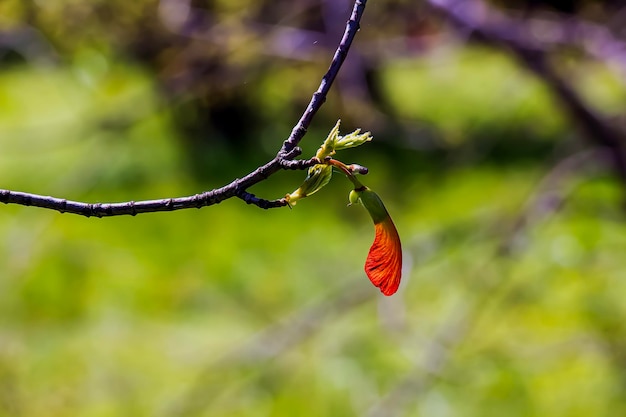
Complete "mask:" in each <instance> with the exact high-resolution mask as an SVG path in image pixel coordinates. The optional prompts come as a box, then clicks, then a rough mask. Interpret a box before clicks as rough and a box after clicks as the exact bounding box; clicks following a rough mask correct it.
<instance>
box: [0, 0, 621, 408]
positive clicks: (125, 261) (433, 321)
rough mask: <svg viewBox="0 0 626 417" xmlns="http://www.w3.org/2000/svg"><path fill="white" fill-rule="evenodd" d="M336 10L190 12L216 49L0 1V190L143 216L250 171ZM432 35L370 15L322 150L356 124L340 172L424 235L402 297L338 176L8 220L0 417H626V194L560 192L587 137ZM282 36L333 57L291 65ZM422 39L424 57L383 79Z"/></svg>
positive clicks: (334, 100)
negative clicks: (382, 289) (385, 287)
mask: <svg viewBox="0 0 626 417" xmlns="http://www.w3.org/2000/svg"><path fill="white" fill-rule="evenodd" d="M183 3H184V2H180V4H183ZM326 3H334V2H326ZM326 3H322V4H318V3H317V2H300V1H296V2H291V1H284V2H269V1H264V2H258V1H257V2H250V1H237V2H232V1H221V2H217V1H216V2H192V5H193V6H194V7H195V8H196V10H197V11H198V13H200V12H202V13H201V14H200V18H198V22H199V23H198V25H200V29H203V30H204V29H206V28H208V29H211V30H212V31H211V30H209V32H207V35H206V36H201V34H202V31H201V30H200V29H197V31H194V32H193V33H181V32H176V31H173V30H172V28H175V27H178V26H176V25H175V23H176V21H175V18H176V16H177V15H176V12H177V9H176V8H175V7H174V6H173V5H174V4H175V2H171V1H170V2H168V1H162V2H156V1H139V2H122V1H113V2H71V1H58V2H31V1H24V2H18V1H7V2H2V3H0V22H1V23H0V24H1V26H0V27H2V28H3V33H5V34H7V36H5V37H4V38H3V39H4V40H5V43H4V44H3V45H2V48H3V49H2V52H1V53H0V63H1V66H0V178H2V182H1V184H0V187H1V188H7V189H12V190H19V191H28V192H35V193H40V194H50V195H54V196H59V197H64V198H68V199H74V200H81V201H125V200H139V199H149V198H161V197H173V196H182V195H188V194H193V193H196V192H199V191H204V190H208V189H211V188H214V187H217V186H220V185H223V184H225V183H227V182H228V181H230V180H232V179H233V178H235V177H237V176H241V175H244V174H245V173H247V172H249V171H251V170H252V169H254V168H255V167H256V166H257V165H258V164H259V163H262V162H264V161H266V160H267V159H269V158H271V157H272V156H273V154H274V153H275V152H276V151H277V150H278V148H279V146H280V144H281V142H282V140H283V139H284V138H285V137H286V136H287V135H288V134H289V131H290V129H291V126H292V125H293V124H294V123H295V121H296V120H297V117H298V116H299V113H300V111H302V109H303V108H304V105H305V103H306V101H307V100H308V98H309V97H310V94H311V93H312V92H313V91H314V89H315V87H316V83H317V82H318V81H319V78H320V77H321V75H322V74H323V72H324V70H325V65H326V64H327V62H328V60H329V54H330V52H329V48H332V47H333V42H335V41H336V36H335V37H332V36H330V35H329V37H328V39H327V38H325V37H324V36H325V35H324V33H325V32H324V31H325V30H327V31H328V32H329V33H331V35H332V34H335V35H336V31H337V30H338V29H336V28H331V27H330V26H329V27H328V28H326V29H325V28H324V23H328V22H329V21H334V20H335V19H337V21H338V22H339V26H340V27H341V26H342V25H343V20H344V17H343V16H341V17H340V18H339V17H337V16H336V15H334V14H332V16H335V18H334V19H331V17H329V13H330V12H329V10H328V9H332V7H331V6H329V5H328V4H326ZM340 3H341V2H336V4H340ZM582 3H585V2H582ZM589 3H593V2H589ZM325 4H326V5H325ZM346 5H347V3H346ZM168 7H169V9H168ZM581 7H582V6H581ZM337 9H338V10H341V8H340V7H337ZM164 10H165V12H167V16H166V15H164V13H165V12H164ZM594 10H595V9H594ZM178 11H180V10H178ZM325 12H327V13H326V14H325ZM419 13H425V10H422V8H421V7H420V6H419V5H418V6H414V5H413V4H411V2H407V1H404V2H402V1H397V2H391V1H371V5H368V10H367V11H366V15H365V16H366V17H365V21H364V24H363V28H362V30H361V33H360V34H359V36H358V37H357V43H356V45H355V47H354V50H353V51H352V52H353V55H352V56H354V58H353V59H354V61H352V63H351V61H348V65H347V66H346V68H345V72H344V74H345V75H344V77H343V78H342V79H340V80H339V82H338V84H337V89H336V90H334V91H333V93H332V94H331V97H329V100H328V103H327V104H326V106H325V107H324V108H323V110H322V111H321V112H320V114H319V116H318V118H317V119H316V121H315V122H314V125H313V126H312V128H311V130H310V132H309V133H308V135H307V136H306V138H305V139H304V141H303V143H302V145H303V147H304V148H305V155H312V154H313V153H314V152H315V149H316V148H317V147H318V146H319V145H320V143H321V141H322V140H323V139H324V137H325V136H326V133H327V131H328V130H329V129H330V128H331V127H332V126H333V125H334V122H335V120H336V119H337V118H339V117H340V118H342V126H343V129H345V131H346V132H348V131H350V130H352V129H353V128H356V127H361V128H363V129H364V130H371V131H372V132H373V134H374V142H372V143H370V144H367V145H364V146H362V147H361V148H359V149H354V150H347V151H343V152H342V154H344V155H342V158H346V160H345V162H357V163H360V164H363V165H365V166H367V167H368V168H369V169H370V174H369V175H368V176H367V177H364V179H363V181H364V182H365V183H366V184H367V185H368V186H370V187H371V188H372V189H374V190H376V191H377V192H378V193H379V194H380V195H381V196H382V197H383V199H384V200H385V203H386V205H387V206H388V208H389V210H390V212H391V214H392V216H393V218H394V221H395V223H396V225H397V226H398V229H399V231H400V235H401V237H402V238H403V244H404V250H405V252H404V253H405V273H404V280H403V284H402V286H401V289H400V292H399V293H398V294H397V295H396V296H394V297H391V298H383V297H382V296H379V294H378V291H377V290H376V289H375V288H374V287H372V286H371V285H370V283H369V282H368V281H367V278H366V277H365V274H364V272H363V271H362V265H363V262H364V259H365V255H366V253H367V250H368V248H369V245H370V244H371V239H372V237H373V230H372V227H371V224H370V219H369V218H368V216H367V214H366V213H365V212H364V211H363V210H359V209H356V208H353V207H346V204H347V196H348V192H349V190H350V184H349V183H348V182H347V181H344V180H343V179H342V178H340V176H339V175H336V178H334V180H333V181H332V183H331V184H330V185H329V186H327V187H326V188H324V189H323V190H322V191H320V192H319V193H317V194H316V195H314V196H312V197H311V198H309V199H307V200H305V201H303V202H301V203H300V204H298V206H297V207H296V208H294V209H292V210H289V209H286V208H285V209H279V210H269V211H262V210H259V209H257V208H254V207H250V206H246V205H245V204H243V203H242V202H241V201H238V200H229V201H226V202H224V203H222V204H220V205H218V206H213V207H209V208H205V209H202V210H189V211H181V212H172V213H158V214H147V215H141V216H137V217H123V218H109V219H85V218H81V217H76V216H70V215H62V214H59V213H56V212H47V211H44V210H40V209H34V208H28V207H17V206H2V207H0V230H1V231H2V239H0V261H1V262H2V268H1V270H0V416H42V415H46V416H86V417H90V416H118V415H134V416H144V415H145V416H155V415H157V416H158V415H163V416H171V415H181V416H196V415H197V416H205V415H206V416H222V415H223V416H283V415H298V416H320V415H332V416H362V415H367V414H368V413H370V415H376V412H377V411H376V410H378V411H380V410H382V411H383V413H382V414H383V415H402V416H452V415H463V416H481V417H484V416H546V415H549V416H588V415H609V414H610V415H620V414H621V413H623V412H626V402H625V401H624V398H625V395H624V394H625V392H626V378H625V373H624V365H625V359H626V357H625V356H624V351H625V349H626V343H625V342H624V341H625V340H626V328H625V327H624V325H623V323H624V320H623V318H624V317H626V311H625V309H626V307H625V306H624V303H623V302H622V300H621V299H622V296H621V295H622V294H624V292H626V276H625V275H626V274H625V272H624V267H623V266H624V261H623V259H624V258H623V248H624V247H625V245H626V226H625V225H624V221H623V220H624V219H623V212H622V210H621V208H622V202H623V190H622V187H621V185H620V184H619V183H617V182H616V181H615V180H614V179H613V178H612V176H611V173H610V171H608V170H606V169H603V167H602V166H599V165H600V164H597V163H593V161H591V162H590V163H588V164H583V165H582V166H580V167H579V166H576V167H575V168H574V169H569V170H564V173H562V174H560V175H559V176H557V177H556V180H557V181H556V182H550V183H549V184H546V180H545V179H546V177H547V176H548V177H550V176H551V175H552V174H550V173H551V172H553V170H554V167H556V166H561V165H560V164H562V161H563V160H566V159H567V158H570V157H571V156H572V155H580V153H581V152H588V151H587V150H585V149H586V145H585V142H584V140H583V139H582V138H581V137H580V136H579V135H578V133H577V131H576V129H575V124H574V122H573V121H572V120H569V119H567V117H566V116H564V115H563V113H562V112H561V110H560V108H559V106H558V104H557V103H556V102H555V101H554V100H553V99H552V97H551V96H550V95H549V94H548V92H547V91H546V88H545V86H544V85H543V84H542V83H541V81H539V80H537V79H535V78H533V77H532V76H530V75H529V74H528V73H527V72H526V71H524V70H523V68H520V67H519V66H517V64H516V63H515V62H512V61H510V60H509V58H508V57H507V56H506V55H503V54H500V53H498V52H495V51H493V50H486V49H482V48H476V47H471V46H468V45H466V44H460V43H455V42H449V41H448V40H446V39H448V38H447V37H446V36H450V34H448V35H445V33H446V32H445V30H444V29H443V28H441V27H436V21H429V20H428V19H426V18H424V17H423V15H420V14H419ZM581 13H582V12H581ZM416 15H419V17H420V19H418V23H417V24H414V23H412V22H413V20H412V17H415V16H416ZM168 16H169V18H171V19H174V20H172V21H171V22H170V26H169V27H168V26H167V24H166V23H167V19H166V17H168ZM172 22H173V23H172ZM172 25H173V26H172ZM255 25H256V26H255ZM284 27H287V28H292V29H293V28H300V29H303V30H304V29H306V30H308V31H311V32H306V33H305V32H302V33H299V32H298V33H299V34H300V35H302V36H304V35H307V34H308V35H311V33H318V32H316V31H319V34H318V36H319V40H320V42H319V43H320V45H318V46H317V47H314V48H312V47H311V46H310V45H308V46H306V47H305V46H302V47H301V48H300V49H299V50H294V51H292V52H291V53H292V54H293V56H282V57H277V53H276V52H271V51H275V50H276V45H277V43H276V42H278V41H277V39H282V40H284V39H283V38H281V37H280V36H279V35H280V31H279V30H278V29H281V28H284ZM216 28H217V29H216ZM179 29H180V28H179ZM208 29H207V30H208ZM218 29H219V30H218ZM181 30H182V29H181ZM18 33H19V34H22V35H21V36H23V38H19V37H18V36H17V35H16V34H18ZM219 34H222V35H223V36H222V37H219V36H217V35H219ZM9 35H10V36H9ZM208 35H211V36H208ZM12 36H13V37H12ZM293 36H295V35H294V34H292V35H290V37H288V38H286V39H292V38H293ZM399 37H400V38H401V39H404V40H405V41H407V42H409V41H411V42H416V41H421V40H422V39H425V41H424V42H425V43H426V46H423V45H422V44H421V43H420V45H421V46H420V47H419V48H415V49H411V48H409V49H408V50H401V51H400V52H398V53H397V54H395V55H394V54H393V53H392V54H391V55H386V53H389V52H390V51H391V52H393V48H387V49H388V50H385V49H386V48H385V45H397V40H398V38H399ZM11 39H26V41H23V40H22V41H20V42H21V43H20V42H12V41H11ZM28 42H31V43H28ZM409 43H410V42H409ZM278 45H279V46H280V45H283V44H280V43H278ZM32 48H34V50H35V51H37V53H35V54H34V55H29V53H28V52H29V51H32V50H33V49H32ZM282 48H283V49H282V51H283V52H285V54H286V52H288V51H290V50H289V48H288V46H285V45H283V46H282ZM278 49H279V50H280V48H278ZM298 51H300V52H303V51H304V52H306V54H305V55H304V56H301V55H297V54H296V52H298ZM286 55H288V54H286ZM555 59H558V60H561V61H559V62H562V68H564V70H566V71H570V74H574V75H572V77H574V76H575V81H576V83H575V84H576V87H577V89H578V90H579V91H580V92H581V94H583V95H584V97H585V98H586V99H587V100H589V103H590V104H591V105H593V106H594V107H595V108H597V109H598V110H599V111H600V112H602V113H603V114H604V115H606V116H607V117H613V116H618V115H619V114H620V112H623V109H624V104H625V91H626V90H625V89H624V85H623V83H622V82H621V81H620V79H619V77H618V76H617V75H616V74H615V72H613V70H612V69H611V68H609V67H607V66H604V65H602V64H601V63H597V62H590V61H587V60H585V59H582V58H580V57H577V56H575V57H572V56H570V55H568V54H564V55H563V56H557V57H556V58H555ZM359 60H362V61H363V62H361V64H363V66H359V65H357V64H358V62H359ZM355 62H356V63H357V64H355ZM572 62H573V63H572ZM574 63H575V65H574ZM363 68H364V69H363ZM572 69H574V70H575V71H571V70H572ZM359 80H360V81H359ZM364 92H365V93H367V94H366V95H365V96H363V95H361V94H364ZM303 177H304V172H284V173H280V174H278V175H276V176H274V177H272V178H270V179H269V180H268V181H266V182H264V183H262V184H260V185H259V186H257V187H255V189H254V190H252V191H254V192H255V193H257V194H259V195H260V196H263V197H267V198H277V197H282V196H283V195H285V194H286V193H288V192H290V191H292V190H293V189H294V188H295V187H297V185H298V184H300V182H301V181H302V179H303ZM546 196H548V197H551V198H550V199H547V200H546V199H545V197H546ZM522 219H523V221H521V220H522ZM379 401H381V402H380V403H379ZM385 412H386V413H387V414H385Z"/></svg>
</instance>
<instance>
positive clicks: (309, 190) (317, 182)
mask: <svg viewBox="0 0 626 417" xmlns="http://www.w3.org/2000/svg"><path fill="white" fill-rule="evenodd" d="M332 175H333V167H332V166H330V165H326V164H317V165H313V166H312V167H311V168H309V170H308V172H307V176H306V178H305V179H304V182H303V183H302V185H301V186H300V187H299V188H298V189H297V190H295V191H294V192H293V193H291V194H287V195H286V196H285V199H286V200H287V202H288V203H289V204H290V205H292V206H294V205H295V204H296V203H297V202H298V200H300V199H301V198H304V197H308V196H310V195H311V194H314V193H316V192H318V191H319V190H320V189H321V188H322V187H324V186H325V185H326V184H328V183H329V182H330V179H331V178H332Z"/></svg>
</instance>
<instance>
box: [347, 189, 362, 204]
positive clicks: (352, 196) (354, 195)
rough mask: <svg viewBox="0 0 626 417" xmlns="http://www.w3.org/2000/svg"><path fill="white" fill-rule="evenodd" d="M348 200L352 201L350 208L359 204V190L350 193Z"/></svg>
mask: <svg viewBox="0 0 626 417" xmlns="http://www.w3.org/2000/svg"><path fill="white" fill-rule="evenodd" d="M348 199H349V200H350V204H349V205H350V206H351V205H353V204H359V192H358V191H357V190H352V191H350V195H349V196H348Z"/></svg>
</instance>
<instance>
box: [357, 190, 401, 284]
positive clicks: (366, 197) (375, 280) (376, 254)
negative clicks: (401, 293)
mask: <svg viewBox="0 0 626 417" xmlns="http://www.w3.org/2000/svg"><path fill="white" fill-rule="evenodd" d="M355 197H356V198H355ZM355 200H358V202H360V203H361V204H363V207H365V208H366V209H367V211H368V213H369V214H370V216H371V217H372V220H373V221H374V228H375V229H376V235H375V237H374V243H373V244H372V246H371V247H370V250H369V253H368V254H367V260H366V261H365V273H366V274H367V277H368V278H369V279H370V281H371V282H372V284H374V285H375V286H376V287H378V288H379V289H380V291H381V292H382V293H383V294H384V295H387V296H389V295H393V294H394V293H395V292H396V291H397V290H398V287H399V286H400V278H401V276H402V244H401V242H400V236H399V235H398V231H397V229H396V226H395V225H394V224H393V221H392V220H391V216H389V213H388V212H387V209H386V208H385V206H384V204H383V202H382V200H381V199H380V197H378V195H377V194H376V193H375V192H373V191H372V190H370V189H369V188H367V187H363V188H362V189H357V190H353V191H352V192H351V193H350V201H351V202H352V203H354V202H355Z"/></svg>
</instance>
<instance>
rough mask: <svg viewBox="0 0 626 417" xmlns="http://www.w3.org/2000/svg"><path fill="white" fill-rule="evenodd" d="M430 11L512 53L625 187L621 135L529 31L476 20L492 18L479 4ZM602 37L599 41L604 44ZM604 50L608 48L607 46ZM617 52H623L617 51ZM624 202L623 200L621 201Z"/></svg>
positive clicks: (452, 0) (454, 1)
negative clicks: (602, 153)
mask: <svg viewBox="0 0 626 417" xmlns="http://www.w3.org/2000/svg"><path fill="white" fill-rule="evenodd" d="M429 3H430V4H431V5H432V6H433V8H434V9H435V10H437V11H439V12H440V13H442V14H443V15H444V17H446V18H447V19H448V20H450V21H451V22H452V23H453V24H454V25H455V26H457V27H458V29H459V30H460V31H461V32H462V33H467V34H468V35H470V36H471V37H472V39H475V40H476V41H478V42H481V43H484V44H487V45H489V46H493V47H497V48H503V49H504V50H506V51H509V52H510V53H512V54H513V55H514V56H515V57H516V58H517V59H518V60H519V61H520V62H521V63H523V64H524V65H525V67H526V68H527V69H528V70H529V71H531V72H533V73H534V74H535V75H536V76H537V77H539V78H540V79H541V80H543V81H544V82H545V84H546V85H547V86H548V87H549V88H550V90H551V91H552V93H553V94H554V96H555V97H556V98H557V99H558V100H559V102H560V103H561V104H562V106H563V109H564V111H566V112H567V114H568V116H569V118H570V120H571V122H572V123H573V124H578V125H579V126H580V127H581V129H582V130H583V131H584V132H585V135H586V136H587V137H588V138H589V140H590V141H592V142H593V143H594V144H595V145H597V146H602V147H605V148H607V149H608V150H609V152H610V153H611V156H612V160H613V166H614V168H615V173H616V175H617V177H618V178H620V179H621V181H622V182H623V183H624V185H625V186H626V154H625V153H624V143H623V142H624V135H623V133H622V132H619V131H618V130H617V129H615V127H614V126H611V125H610V124H609V123H608V122H606V121H605V120H603V117H602V116H601V115H599V114H597V112H596V111H595V109H593V108H592V107H591V106H589V105H588V104H587V103H586V102H585V101H584V100H583V98H582V97H581V96H580V95H579V94H578V93H577V92H576V90H575V89H574V88H573V87H572V86H571V85H570V83H568V82H567V81H566V78H565V77H564V76H562V75H560V74H559V72H558V71H557V70H556V68H555V67H554V65H552V64H551V63H550V59H549V56H547V54H546V51H545V50H544V47H543V44H541V43H540V44H537V42H532V41H531V40H530V39H531V37H530V34H531V31H530V30H529V28H528V27H526V26H525V23H523V22H522V21H518V22H515V23H514V22H513V21H511V20H508V21H504V22H498V21H496V22H491V21H487V22H481V21H480V20H481V19H480V17H479V16H483V15H487V16H492V13H490V11H489V9H488V7H487V5H486V4H485V3H483V2H482V1H480V0H429ZM606 38H607V37H606V36H604V37H603V39H604V40H606ZM607 46H608V47H610V46H611V44H609V45H607ZM620 49H623V47H621V48H620ZM625 202H626V200H625Z"/></svg>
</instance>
